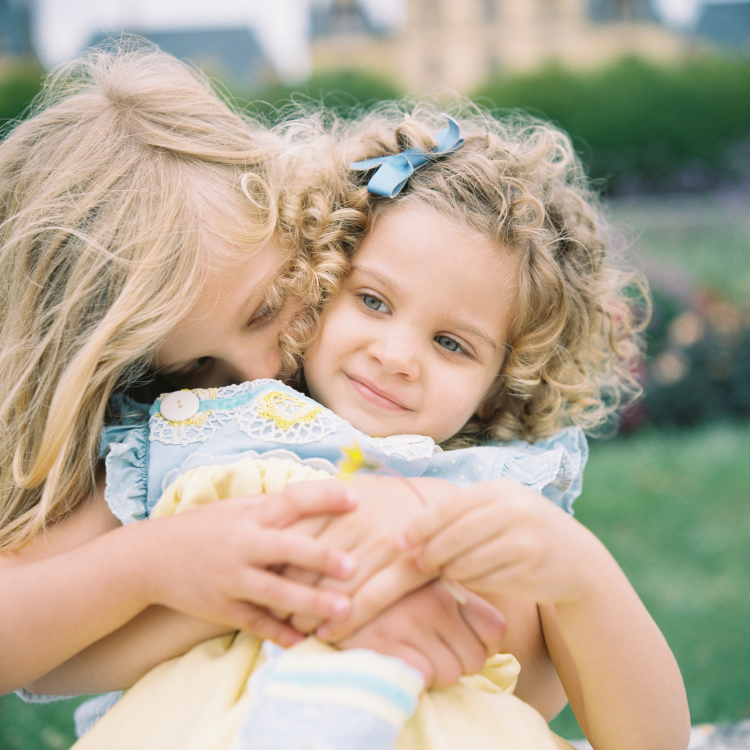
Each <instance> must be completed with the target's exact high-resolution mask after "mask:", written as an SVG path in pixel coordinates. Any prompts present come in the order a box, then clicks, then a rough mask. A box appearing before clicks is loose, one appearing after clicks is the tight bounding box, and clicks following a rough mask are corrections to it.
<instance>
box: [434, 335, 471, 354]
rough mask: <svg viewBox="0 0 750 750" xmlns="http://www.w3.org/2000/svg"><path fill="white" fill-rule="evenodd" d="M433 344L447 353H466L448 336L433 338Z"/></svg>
mask: <svg viewBox="0 0 750 750" xmlns="http://www.w3.org/2000/svg"><path fill="white" fill-rule="evenodd" d="M435 343H436V344H437V345H438V346H442V347H443V349H446V350H447V351H449V352H464V353H465V352H466V350H465V349H464V348H463V347H462V346H461V344H459V343H458V341H456V340H455V339H452V338H451V337H450V336H435Z"/></svg>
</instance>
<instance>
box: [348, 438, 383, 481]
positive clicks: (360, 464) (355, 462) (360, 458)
mask: <svg viewBox="0 0 750 750" xmlns="http://www.w3.org/2000/svg"><path fill="white" fill-rule="evenodd" d="M341 451H342V452H343V454H344V457H343V458H342V459H341V460H340V461H339V474H340V475H341V476H342V477H350V476H353V475H354V474H356V473H357V472H359V471H377V470H378V469H379V468H380V466H379V464H377V463H376V462H374V461H371V460H369V459H368V458H367V456H366V455H365V453H364V451H363V450H362V449H361V448H360V447H359V445H357V443H356V442H355V443H354V444H353V445H352V447H351V448H347V447H346V446H343V447H342V448H341Z"/></svg>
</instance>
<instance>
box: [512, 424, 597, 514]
mask: <svg viewBox="0 0 750 750" xmlns="http://www.w3.org/2000/svg"><path fill="white" fill-rule="evenodd" d="M503 447H505V448H511V449H512V450H511V452H510V454H509V455H508V456H507V457H506V460H505V463H504V466H503V470H502V476H507V477H510V478H511V479H515V480H516V481H518V482H521V484H525V485H526V486H527V487H531V488H532V489H534V490H536V491H537V492H541V493H542V494H543V495H544V496H545V497H548V498H549V499H550V500H552V502H554V503H555V504H556V505H559V506H560V507H561V508H562V509H563V510H565V511H567V512H568V513H573V501H574V500H575V499H576V498H577V497H578V496H579V495H580V494H581V488H582V486H583V469H584V467H585V466H586V461H587V460H588V456H589V449H588V443H587V442H586V436H585V435H584V434H583V430H581V428H580V427H568V428H566V429H564V430H560V431H559V432H556V433H555V434H554V435H552V436H551V437H549V438H547V439H546V440H540V441H539V442H538V443H533V444H532V443H526V442H523V441H521V440H514V441H513V442H512V443H505V444H504V446H503Z"/></svg>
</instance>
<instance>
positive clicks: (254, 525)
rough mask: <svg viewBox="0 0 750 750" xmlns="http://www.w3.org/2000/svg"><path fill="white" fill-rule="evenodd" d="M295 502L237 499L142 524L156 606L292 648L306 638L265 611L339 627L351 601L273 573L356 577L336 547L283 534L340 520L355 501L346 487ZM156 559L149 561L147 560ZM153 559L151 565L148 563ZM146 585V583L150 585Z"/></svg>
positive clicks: (295, 498)
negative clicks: (307, 520)
mask: <svg viewBox="0 0 750 750" xmlns="http://www.w3.org/2000/svg"><path fill="white" fill-rule="evenodd" d="M317 484H318V483H310V484H309V490H308V491H307V492H304V493H297V494H295V495H286V494H284V495H263V496H261V497H258V498H234V499H228V500H222V501H221V502H218V503H213V504H211V505H208V506H205V507H202V508H197V509H194V510H189V511H186V512H184V513H179V514H177V515H175V516H171V517H169V518H164V519H157V520H153V521H149V522H148V523H147V524H143V525H141V524H139V526H143V527H144V528H142V529H139V531H141V532H143V531H144V530H145V527H148V529H149V531H150V536H151V537H152V538H151V540H150V543H147V544H146V548H145V550H144V557H145V560H144V563H145V567H146V574H147V578H146V580H147V582H149V583H150V588H149V590H148V591H147V595H148V596H149V601H150V603H153V604H162V605H164V606H166V607H170V608H172V609H176V610H178V611H181V612H185V613H187V614H190V615H193V616H195V617H199V618H201V619H205V620H210V621H213V622H218V623H221V624H224V625H228V626H229V627H232V628H239V629H242V630H248V631H250V632H252V633H254V634H255V635H257V636H259V637H261V638H268V639H271V640H274V641H276V642H278V643H280V644H281V645H291V644H292V643H294V642H295V641H296V640H299V639H300V637H301V636H300V634H299V633H296V632H295V631H294V630H293V629H292V628H290V627H288V626H287V625H284V624H283V623H281V622H279V621H278V620H277V619H276V618H274V617H272V616H271V615H270V614H268V613H267V612H266V611H265V607H275V608H279V609H288V610H290V611H293V612H301V613H305V614H309V615H313V616H315V617H322V618H326V619H328V618H331V619H333V620H339V619H341V618H343V617H346V616H347V615H348V613H349V610H350V600H349V598H348V597H347V596H345V595H343V594H341V593H338V592H334V591H325V590H322V589H318V588H315V587H313V586H310V585H305V584H302V583H298V582H295V581H291V580H286V579H284V578H283V577H281V576H280V575H277V574H276V573H274V572H271V571H270V570H267V569H266V568H268V566H273V565H284V564H292V565H295V566H298V567H301V568H305V569H306V570H310V571H314V572H315V573H320V574H323V575H326V576H331V577H333V578H334V579H347V578H350V577H351V576H352V575H353V574H354V572H355V569H356V560H355V559H354V558H353V557H352V556H351V555H349V554H347V553H346V552H344V551H342V550H340V549H337V548H336V547H335V545H332V544H327V543H325V542H322V541H318V540H316V539H313V538H311V537H310V536H307V535H304V534H300V533H297V532H295V531H294V530H291V529H285V528H284V527H286V526H289V525H290V524H292V523H293V522H294V521H296V520H297V519H299V518H303V517H306V516H312V515H317V514H341V513H347V512H348V511H350V510H352V508H353V507H354V505H355V502H354V501H353V500H352V499H351V496H350V495H349V493H347V492H346V491H345V489H344V488H341V487H339V488H338V489H336V488H335V487H334V488H331V487H328V488H327V489H326V490H325V491H322V490H319V489H317V488H316V486H315V485H317ZM149 555H150V557H149ZM146 560H147V561H146ZM147 585H148V583H147Z"/></svg>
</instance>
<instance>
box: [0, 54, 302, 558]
mask: <svg viewBox="0 0 750 750" xmlns="http://www.w3.org/2000/svg"><path fill="white" fill-rule="evenodd" d="M281 150H282V143H281V140H280V139H279V137H278V136H275V135H273V134H272V133H270V132H269V130H268V128H266V127H261V126H260V125H259V124H257V123H253V122H251V121H249V120H248V119H247V118H243V117H241V116H240V115H238V114H237V113H236V112H235V111H233V110H232V109H231V108H230V107H229V106H227V104H226V103H225V102H224V101H222V100H221V99H220V98H219V97H218V96H217V95H216V93H215V92H214V91H213V90H212V89H211V87H210V85H209V84H208V83H207V82H206V81H204V80H202V79H201V77H200V76H198V75H196V73H195V72H194V71H192V70H191V69H190V68H188V67H187V66H186V65H184V64H183V63H181V62H179V61H177V60H176V59H174V58H172V57H170V56H168V55H166V54H164V53H161V52H159V51H157V50H155V49H153V48H151V47H149V46H148V45H145V44H143V43H141V42H139V41H131V40H125V41H123V42H121V43H120V44H119V45H116V46H115V47H114V48H108V49H98V50H94V51H93V52H90V53H87V54H86V55H84V56H83V57H81V58H79V59H78V60H76V61H74V62H73V63H71V64H70V65H67V66H65V67H63V68H62V69H60V70H58V71H56V72H55V73H53V74H51V75H50V76H49V77H48V79H47V81H46V83H45V87H44V90H43V92H42V94H41V96H40V98H39V99H38V100H37V101H36V103H35V104H34V106H33V109H32V111H31V116H30V117H29V118H28V119H26V120H25V121H23V122H21V123H18V124H16V125H15V126H14V127H13V128H12V129H11V130H10V132H9V133H8V134H7V137H6V138H5V140H4V141H3V142H2V143H0V286H1V287H2V289H3V294H2V295H0V551H2V550H7V549H12V548H16V547H20V546H22V545H23V544H25V543H27V542H28V541H29V540H30V539H31V538H32V537H33V536H34V535H35V534H36V533H37V532H38V531H39V529H41V528H42V527H43V526H44V525H45V524H48V523H53V522H55V521H56V520H58V519H60V518H61V517H62V516H63V515H65V514H66V513H67V512H68V511H69V510H70V509H72V508H73V507H75V506H76V505H77V504H78V503H79V502H80V501H81V500H82V499H83V498H84V497H85V496H86V495H87V494H88V493H89V492H90V490H91V487H92V483H93V476H94V472H95V469H96V466H97V463H98V456H99V439H100V434H101V429H102V426H103V424H104V422H105V419H106V418H107V408H108V403H109V402H110V397H111V395H112V394H113V393H114V392H117V391H122V390H124V389H126V388H128V387H129V386H130V385H132V384H134V383H138V382H139V381H143V380H144V379H146V378H148V377H149V376H150V375H149V372H148V369H149V363H150V362H151V361H152V359H153V355H154V352H155V350H156V348H157V347H158V345H159V344H160V342H161V341H162V340H163V339H164V337H165V336H166V335H167V334H168V332H169V331H170V329H171V328H172V327H173V326H174V324H175V323H176V322H177V321H178V320H179V319H181V318H182V317H184V316H185V315H186V314H187V313H188V311H189V310H190V308H191V307H192V306H193V304H194V303H195V299H196V295H197V294H198V292H199V290H200V289H201V287H202V285H203V283H204V280H205V278H206V274H207V273H209V272H210V271H211V269H215V268H218V267H229V266H230V265H231V264H233V263H236V262H238V260H240V259H241V257H243V254H244V255H246V254H248V253H254V252H256V251H257V250H258V249H259V248H260V247H262V246H263V245H265V243H266V242H267V241H268V240H269V238H270V237H271V236H272V235H273V233H274V232H276V231H278V229H279V226H280V224H279V220H280V218H281V219H282V221H281V229H282V232H281V233H282V235H284V236H286V237H287V238H292V236H293V235H294V230H293V229H292V228H291V226H290V225H288V222H286V221H285V220H283V216H288V211H287V210H286V209H284V208H283V202H284V191H283V190H282V189H281V187H280V184H279V181H280V179H281V178H282V177H283V172H284V170H285V169H287V170H289V169H291V167H290V166H289V167H284V168H282V166H283V160H282V159H281V154H280V151H281ZM282 215H283V216H282ZM289 253H290V262H289V265H288V268H287V272H286V274H285V275H284V277H283V278H282V279H281V280H280V282H279V284H278V285H277V289H276V292H277V295H278V297H279V298H280V300H281V299H283V298H284V297H285V296H287V295H290V294H295V295H296V294H307V293H311V289H312V288H313V287H314V284H312V282H311V281H310V279H311V278H312V272H311V267H310V264H309V262H308V261H307V260H306V259H305V258H303V257H296V256H295V255H294V253H293V252H292V251H291V250H290V251H289ZM303 322H304V321H303ZM300 325H302V323H300ZM303 328H304V326H303Z"/></svg>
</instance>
